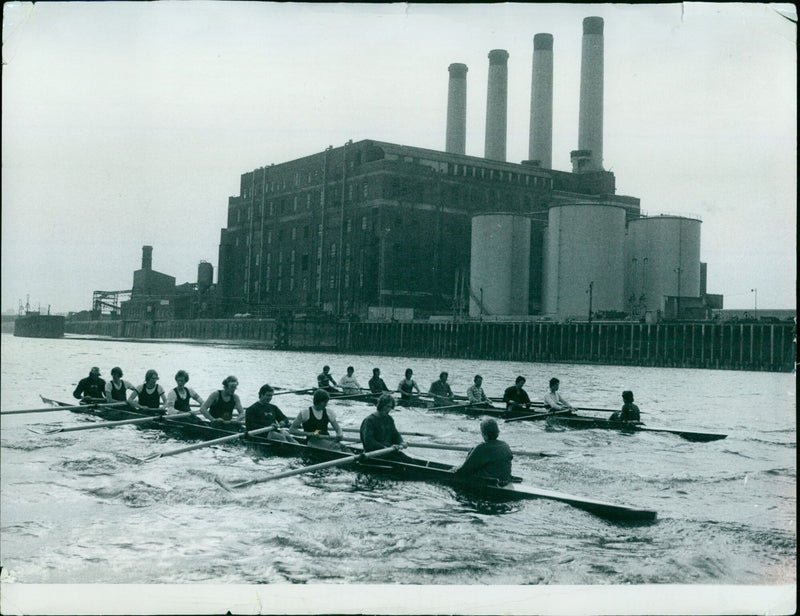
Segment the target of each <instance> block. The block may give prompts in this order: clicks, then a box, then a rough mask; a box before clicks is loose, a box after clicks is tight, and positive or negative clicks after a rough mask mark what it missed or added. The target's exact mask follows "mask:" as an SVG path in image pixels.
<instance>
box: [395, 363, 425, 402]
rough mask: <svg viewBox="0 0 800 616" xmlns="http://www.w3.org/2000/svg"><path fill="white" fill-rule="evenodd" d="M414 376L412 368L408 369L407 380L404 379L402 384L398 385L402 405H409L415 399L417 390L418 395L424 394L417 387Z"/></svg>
mask: <svg viewBox="0 0 800 616" xmlns="http://www.w3.org/2000/svg"><path fill="white" fill-rule="evenodd" d="M413 376H414V371H413V370H412V369H411V368H407V369H406V378H404V379H403V380H402V381H400V383H399V384H398V385H397V389H398V390H399V391H400V404H408V403H410V402H411V399H412V398H413V394H414V390H415V389H416V390H417V393H418V394H419V393H422V392H420V390H419V387H417V382H416V381H415V380H414V379H413V378H412V377H413Z"/></svg>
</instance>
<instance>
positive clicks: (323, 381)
mask: <svg viewBox="0 0 800 616" xmlns="http://www.w3.org/2000/svg"><path fill="white" fill-rule="evenodd" d="M335 385H336V381H335V380H334V378H333V377H332V376H331V367H330V366H322V373H321V374H320V375H319V376H317V387H318V388H319V389H324V390H325V391H328V392H330V391H337V389H336V387H335Z"/></svg>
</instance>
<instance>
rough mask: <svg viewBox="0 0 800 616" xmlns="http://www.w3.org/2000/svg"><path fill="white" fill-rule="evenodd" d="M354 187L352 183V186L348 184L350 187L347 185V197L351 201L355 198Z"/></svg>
mask: <svg viewBox="0 0 800 616" xmlns="http://www.w3.org/2000/svg"><path fill="white" fill-rule="evenodd" d="M353 188H354V187H353V185H352V184H350V186H348V187H347V199H348V200H349V201H352V200H353Z"/></svg>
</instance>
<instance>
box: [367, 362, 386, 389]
mask: <svg viewBox="0 0 800 616" xmlns="http://www.w3.org/2000/svg"><path fill="white" fill-rule="evenodd" d="M369 390H370V391H371V392H372V393H373V394H384V393H389V388H388V387H386V383H384V382H383V379H382V378H381V369H380V368H373V369H372V378H371V379H370V380H369Z"/></svg>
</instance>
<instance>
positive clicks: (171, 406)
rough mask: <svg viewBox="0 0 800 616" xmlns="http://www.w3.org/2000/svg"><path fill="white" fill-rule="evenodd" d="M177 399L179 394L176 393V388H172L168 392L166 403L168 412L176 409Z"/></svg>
mask: <svg viewBox="0 0 800 616" xmlns="http://www.w3.org/2000/svg"><path fill="white" fill-rule="evenodd" d="M177 399H178V395H177V394H176V393H175V390H173V389H170V390H169V393H168V394H167V403H166V404H165V405H164V406H165V407H166V409H167V413H171V412H173V411H174V410H175V401H176V400H177Z"/></svg>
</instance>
